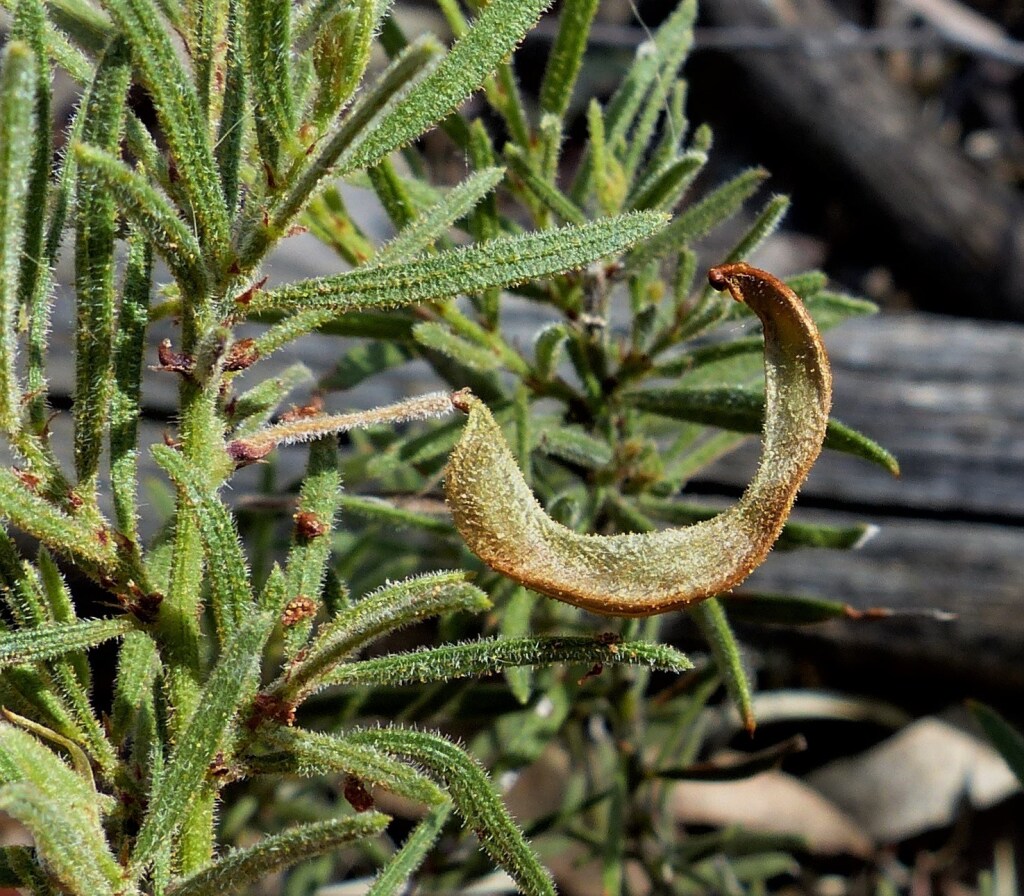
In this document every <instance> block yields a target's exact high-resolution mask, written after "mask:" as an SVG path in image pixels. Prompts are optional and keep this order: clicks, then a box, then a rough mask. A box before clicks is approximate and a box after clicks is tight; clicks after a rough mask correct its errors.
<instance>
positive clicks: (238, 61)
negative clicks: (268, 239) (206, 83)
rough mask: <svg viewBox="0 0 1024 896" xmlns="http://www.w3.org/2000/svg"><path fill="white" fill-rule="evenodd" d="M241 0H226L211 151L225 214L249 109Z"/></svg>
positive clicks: (234, 201)
mask: <svg viewBox="0 0 1024 896" xmlns="http://www.w3.org/2000/svg"><path fill="white" fill-rule="evenodd" d="M239 2H240V0H229V4H228V24H227V35H226V38H225V42H226V44H227V61H226V65H225V73H224V107H223V109H222V110H221V114H220V129H219V131H218V133H217V144H216V146H214V149H213V152H214V157H215V159H216V162H217V171H218V173H219V175H220V185H221V190H222V192H223V193H224V203H225V206H226V207H227V210H228V215H229V216H230V215H232V214H233V213H234V211H235V209H236V208H237V206H238V173H239V168H240V167H241V163H242V152H243V150H244V143H245V132H246V128H245V122H246V116H247V114H248V111H249V104H248V102H247V100H248V93H249V82H248V80H247V79H246V66H245V51H244V49H243V47H242V40H243V38H242V33H241V32H242V29H243V27H244V26H243V24H242V23H241V22H239V18H240V17H241V15H242V13H241V12H240V10H239Z"/></svg>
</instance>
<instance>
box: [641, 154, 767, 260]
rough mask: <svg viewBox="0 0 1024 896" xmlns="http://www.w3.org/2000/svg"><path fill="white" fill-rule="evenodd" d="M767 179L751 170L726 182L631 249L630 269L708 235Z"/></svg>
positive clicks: (765, 175)
mask: <svg viewBox="0 0 1024 896" xmlns="http://www.w3.org/2000/svg"><path fill="white" fill-rule="evenodd" d="M767 176H768V173H767V172H766V171H765V170H764V169H763V168H751V169H748V170H747V171H744V172H742V173H741V174H738V175H736V177H734V178H733V179H732V180H729V181H726V182H725V183H724V184H722V185H721V186H720V187H718V188H717V189H715V190H713V191H712V192H711V193H709V194H708V195H707V196H705V197H704V198H703V199H701V200H700V202H697V203H695V204H694V205H691V206H690V207H689V208H687V209H686V211H684V212H683V213H682V214H681V215H679V216H678V217H676V218H675V219H674V220H673V221H672V222H671V223H670V224H669V225H668V226H667V227H666V228H664V229H663V230H662V231H661V232H660V233H658V234H657V235H656V236H654V237H653V238H651V239H649V240H647V241H646V242H644V243H642V244H641V245H640V246H638V247H637V248H636V249H634V250H633V252H632V253H630V256H629V265H630V267H632V268H634V269H639V268H642V267H643V265H645V264H646V263H647V262H649V261H651V260H653V259H657V258H662V257H664V256H665V255H668V254H669V253H670V252H672V251H675V250H678V248H679V247H680V246H684V245H688V244H689V243H691V242H693V241H694V240H696V239H699V238H700V237H702V236H705V235H707V234H708V233H710V232H711V231H712V230H714V229H715V228H716V227H718V226H720V225H721V224H723V223H725V221H726V220H728V219H729V218H730V217H731V216H732V215H733V214H735V213H736V211H737V210H738V209H739V208H740V206H742V205H743V203H744V202H746V200H747V199H748V198H749V197H750V196H752V195H753V194H754V193H755V192H756V191H757V188H758V187H760V186H761V184H762V182H763V181H764V179H765V178H766V177H767Z"/></svg>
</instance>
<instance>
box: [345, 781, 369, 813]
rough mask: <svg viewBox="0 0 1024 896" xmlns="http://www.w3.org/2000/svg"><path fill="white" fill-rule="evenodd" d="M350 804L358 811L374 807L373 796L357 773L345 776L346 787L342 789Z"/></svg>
mask: <svg viewBox="0 0 1024 896" xmlns="http://www.w3.org/2000/svg"><path fill="white" fill-rule="evenodd" d="M342 793H343V794H344V795H345V799H346V801H347V802H348V804H349V805H350V806H351V807H352V808H353V809H355V810H356V812H368V811H369V810H370V809H372V808H373V797H372V796H370V792H369V791H368V790H367V789H366V787H365V785H364V784H363V782H362V781H360V780H359V779H358V778H357V777H356V776H355V775H346V776H345V788H344V790H343V791H342Z"/></svg>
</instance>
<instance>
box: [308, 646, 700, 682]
mask: <svg viewBox="0 0 1024 896" xmlns="http://www.w3.org/2000/svg"><path fill="white" fill-rule="evenodd" d="M556 663H581V664H586V665H588V666H594V665H597V664H600V665H609V666H610V665H617V664H622V665H630V666H644V667H645V668H648V669H659V670H661V671H666V672H683V671H685V670H687V669H690V668H692V667H693V664H692V663H691V662H690V661H689V660H688V659H687V658H686V657H685V656H684V655H683V654H681V653H680V652H679V651H678V650H676V649H675V648H673V647H669V646H667V645H664V644H648V643H646V642H643V641H623V642H618V643H615V642H613V643H606V642H605V641H603V640H601V639H598V638H569V637H565V638H562V637H554V638H485V639H483V640H480V641H475V642H470V643H466V644H446V645H444V646H442V647H431V648H426V649H424V650H416V651H413V652H411V653H399V654H389V655H387V656H381V657H375V658H373V659H369V660H361V661H360V662H356V663H346V664H344V665H342V666H339V667H338V668H337V669H335V670H334V672H333V673H331V674H330V675H329V676H327V677H326V678H324V680H323V684H324V685H325V686H332V687H333V686H335V685H372V686H376V687H385V686H398V685H404V684H413V683H417V682H419V683H423V682H428V681H448V680H451V679H453V678H479V677H482V676H485V675H494V674H496V673H498V672H502V671H504V670H505V669H507V668H509V667H513V666H534V667H537V666H551V665H555V664H556Z"/></svg>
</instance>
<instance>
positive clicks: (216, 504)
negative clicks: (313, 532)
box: [150, 445, 253, 644]
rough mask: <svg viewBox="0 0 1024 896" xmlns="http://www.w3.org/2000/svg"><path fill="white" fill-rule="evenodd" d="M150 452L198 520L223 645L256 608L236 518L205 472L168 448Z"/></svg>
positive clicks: (158, 448) (216, 619)
mask: <svg viewBox="0 0 1024 896" xmlns="http://www.w3.org/2000/svg"><path fill="white" fill-rule="evenodd" d="M150 450H151V452H152V454H153V459H154V460H155V461H156V462H157V464H159V465H160V467H161V468H162V469H163V470H164V471H166V473H167V475H168V476H170V477H171V479H172V480H173V481H174V484H175V485H176V486H177V487H178V490H179V493H180V494H181V496H182V498H183V500H184V502H185V504H186V505H187V507H188V509H189V512H191V513H192V514H193V515H194V517H195V522H196V525H197V526H198V528H199V532H200V535H201V537H202V540H203V548H204V551H205V554H206V567H207V569H208V570H209V571H210V575H209V579H208V580H209V585H210V596H211V598H212V609H213V616H214V620H215V621H216V624H217V634H218V636H219V638H220V640H221V643H222V644H223V643H225V642H226V641H227V639H228V636H229V635H230V634H231V633H232V632H234V631H235V630H236V629H238V628H239V626H241V624H242V621H243V620H244V619H245V618H246V616H247V615H249V613H250V611H251V609H252V605H253V595H252V585H251V583H250V579H249V568H248V564H247V563H246V557H245V551H244V550H243V548H242V543H241V541H240V539H239V536H238V529H237V527H236V525H235V519H234V516H233V515H232V514H231V511H229V510H228V508H227V507H225V506H224V503H223V502H222V501H221V500H220V499H219V498H218V497H217V496H216V494H213V493H211V492H210V491H209V490H208V489H207V488H206V487H205V485H204V480H203V477H202V474H201V472H199V471H196V470H194V469H193V468H192V466H191V465H190V464H189V463H188V461H187V460H186V459H185V457H184V455H182V454H180V453H179V452H177V451H175V450H174V449H172V448H169V447H168V446H166V445H153V446H152V448H151V449H150Z"/></svg>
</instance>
